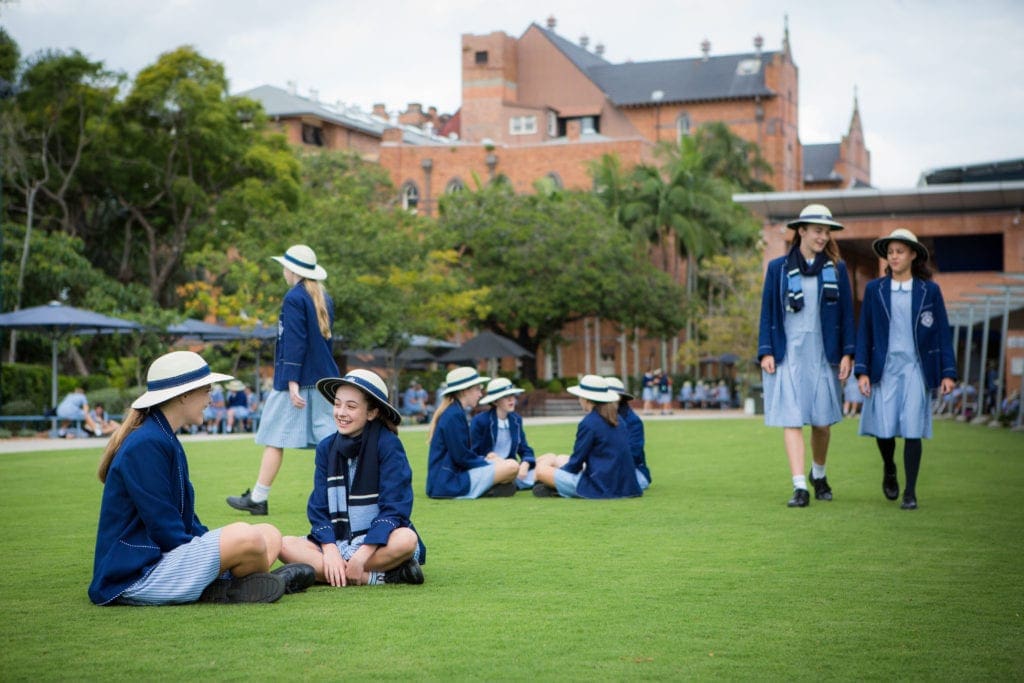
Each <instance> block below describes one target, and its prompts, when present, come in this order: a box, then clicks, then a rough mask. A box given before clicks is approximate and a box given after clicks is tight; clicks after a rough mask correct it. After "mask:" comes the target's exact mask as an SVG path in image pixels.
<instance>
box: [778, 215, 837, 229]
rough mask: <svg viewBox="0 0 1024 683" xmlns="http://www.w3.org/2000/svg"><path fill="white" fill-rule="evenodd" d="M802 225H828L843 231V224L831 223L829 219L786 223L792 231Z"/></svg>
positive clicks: (805, 219)
mask: <svg viewBox="0 0 1024 683" xmlns="http://www.w3.org/2000/svg"><path fill="white" fill-rule="evenodd" d="M801 225H827V226H828V227H829V228H831V229H833V230H842V229H843V224H842V223H836V222H835V221H830V220H828V219H827V218H797V219H794V220H791V221H790V222H788V223H786V226H787V227H789V228H790V229H792V230H796V229H797V228H799V227H800V226H801Z"/></svg>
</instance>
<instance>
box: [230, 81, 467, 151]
mask: <svg viewBox="0 0 1024 683" xmlns="http://www.w3.org/2000/svg"><path fill="white" fill-rule="evenodd" d="M236 95H238V96H239V97H248V98H249V99H251V100H256V101H257V102H259V103H260V104H262V105H263V111H265V112H266V113H267V115H268V116H271V117H274V116H313V117H316V118H318V119H321V120H323V121H328V122H330V123H334V124H337V125H339V126H344V127H345V128H351V129H353V130H358V131H361V132H363V133H366V134H368V135H372V136H373V137H376V138H380V137H381V136H382V135H383V134H384V131H385V129H387V128H401V129H402V140H403V142H406V143H409V144H413V145H424V144H431V143H441V142H443V143H445V144H451V140H449V139H447V138H440V137H438V136H436V135H428V134H427V133H425V132H423V131H421V130H419V129H418V128H415V127H414V126H403V125H398V124H392V123H390V122H389V121H387V120H385V119H382V118H380V117H378V116H373V115H372V114H368V113H366V112H363V111H362V110H360V109H359V108H358V107H345V106H344V105H329V104H326V103H323V102H315V101H313V100H311V99H309V98H306V97H302V96H301V95H293V94H291V93H289V92H288V91H287V90H284V89H282V88H278V87H275V86H273V85H261V86H259V87H256V88H253V89H251V90H246V91H243V92H240V93H236Z"/></svg>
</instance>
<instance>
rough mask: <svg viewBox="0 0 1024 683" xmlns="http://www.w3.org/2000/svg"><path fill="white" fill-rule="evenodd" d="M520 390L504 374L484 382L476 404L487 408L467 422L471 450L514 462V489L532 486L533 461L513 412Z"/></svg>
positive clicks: (485, 456)
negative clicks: (480, 395)
mask: <svg viewBox="0 0 1024 683" xmlns="http://www.w3.org/2000/svg"><path fill="white" fill-rule="evenodd" d="M521 393H523V390H522V389H520V388H519V387H516V386H513V384H512V381H511V380H509V379H508V378H506V377H497V378H495V379H492V380H491V381H490V382H488V384H487V391H486V392H485V393H484V397H483V398H481V399H480V405H488V406H490V410H486V411H484V412H482V413H478V414H477V415H476V416H475V417H474V418H473V420H472V422H470V425H469V441H470V445H471V447H472V448H473V452H474V453H476V454H477V455H481V456H483V457H484V459H485V460H487V461H488V462H491V461H498V460H504V459H506V458H507V459H509V460H511V461H512V462H514V463H516V466H517V467H518V471H517V473H516V488H517V489H519V490H523V489H532V488H533V484H534V468H535V467H536V466H537V460H536V458H535V457H534V455H533V449H532V448H530V444H528V443H527V442H526V432H525V431H523V418H522V417H520V416H519V414H518V413H517V412H516V396H518V395H519V394H521Z"/></svg>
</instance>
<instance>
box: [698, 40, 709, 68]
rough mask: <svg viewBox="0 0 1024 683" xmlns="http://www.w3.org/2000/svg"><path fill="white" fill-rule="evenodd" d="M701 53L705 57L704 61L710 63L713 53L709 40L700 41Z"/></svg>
mask: <svg viewBox="0 0 1024 683" xmlns="http://www.w3.org/2000/svg"><path fill="white" fill-rule="evenodd" d="M700 51H701V53H702V54H703V55H704V57H703V61H705V62H706V61H708V55H709V54H710V53H711V41H710V40H708V39H707V38H705V39H704V40H702V41H700Z"/></svg>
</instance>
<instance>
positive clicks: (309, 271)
mask: <svg viewBox="0 0 1024 683" xmlns="http://www.w3.org/2000/svg"><path fill="white" fill-rule="evenodd" d="M270 258H272V259H274V260H275V261H277V262H278V263H280V264H281V265H282V266H284V267H285V268H287V269H288V270H290V271H292V272H293V273H295V274H296V275H299V276H301V277H304V278H306V279H307V280H326V279H327V271H326V270H324V268H323V266H321V265H319V264H317V265H315V266H313V267H312V268H302V267H301V266H297V265H295V264H294V263H292V262H291V261H288V260H286V259H285V257H283V256H271V257H270Z"/></svg>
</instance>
